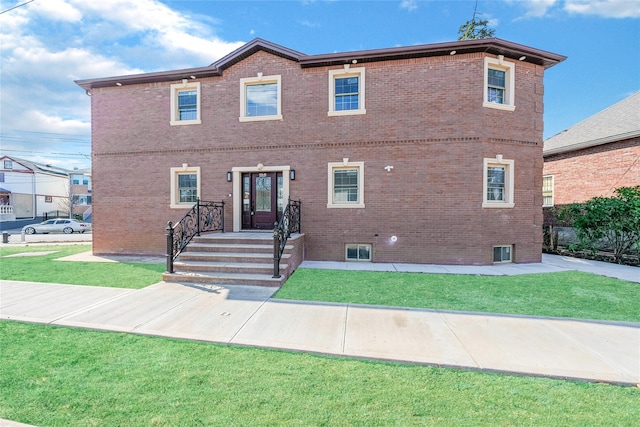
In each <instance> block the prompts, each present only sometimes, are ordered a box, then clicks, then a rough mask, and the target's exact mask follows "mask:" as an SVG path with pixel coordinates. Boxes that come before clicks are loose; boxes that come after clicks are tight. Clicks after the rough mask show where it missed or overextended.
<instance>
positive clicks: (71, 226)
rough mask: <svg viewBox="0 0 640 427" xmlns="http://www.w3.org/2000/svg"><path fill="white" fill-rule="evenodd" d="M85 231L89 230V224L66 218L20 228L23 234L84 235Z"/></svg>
mask: <svg viewBox="0 0 640 427" xmlns="http://www.w3.org/2000/svg"><path fill="white" fill-rule="evenodd" d="M87 230H91V224H90V223H88V222H80V221H76V220H75V219H68V218H56V219H48V220H46V221H43V222H41V223H40V224H30V225H25V226H24V227H22V231H24V232H25V234H35V233H42V234H47V233H65V234H71V233H73V232H77V233H84V232H85V231H87Z"/></svg>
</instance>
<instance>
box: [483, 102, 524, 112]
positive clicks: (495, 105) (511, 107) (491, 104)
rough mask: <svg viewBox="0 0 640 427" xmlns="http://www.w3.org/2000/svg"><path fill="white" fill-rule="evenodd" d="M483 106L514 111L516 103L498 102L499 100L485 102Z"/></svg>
mask: <svg viewBox="0 0 640 427" xmlns="http://www.w3.org/2000/svg"><path fill="white" fill-rule="evenodd" d="M482 106H483V107H486V108H494V109H496V110H504V111H514V110H515V109H516V106H515V105H508V104H498V103H497V102H483V103H482Z"/></svg>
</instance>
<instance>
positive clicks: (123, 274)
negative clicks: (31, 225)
mask: <svg viewBox="0 0 640 427" xmlns="http://www.w3.org/2000/svg"><path fill="white" fill-rule="evenodd" d="M90 250H91V245H59V246H25V247H15V248H7V247H2V248H0V257H2V260H1V261H0V262H1V263H2V266H1V267H0V279H3V280H23V281H28V282H46V283H64V284H69V285H89V286H108V287H112V288H128V289H140V288H144V287H145V286H149V285H152V284H154V283H157V282H160V281H161V280H162V272H164V271H165V269H166V268H165V265H164V264H137V263H105V262H80V261H68V262H67V261H56V260H57V259H58V258H62V257H65V256H69V255H74V254H78V253H82V252H87V251H90ZM25 252H53V253H50V254H47V255H37V256H21V257H9V258H5V257H6V256H7V255H15V254H19V253H25Z"/></svg>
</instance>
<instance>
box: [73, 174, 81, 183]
mask: <svg viewBox="0 0 640 427" xmlns="http://www.w3.org/2000/svg"><path fill="white" fill-rule="evenodd" d="M81 181H82V175H71V183H72V184H73V185H80V182H81Z"/></svg>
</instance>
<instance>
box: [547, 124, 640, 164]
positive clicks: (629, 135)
mask: <svg viewBox="0 0 640 427" xmlns="http://www.w3.org/2000/svg"><path fill="white" fill-rule="evenodd" d="M636 137H640V129H639V130H633V131H631V132H626V133H621V134H618V135H612V136H605V137H603V138H598V139H592V140H590V141H583V142H578V143H576V144H571V145H565V146H563V147H556V148H550V149H549V150H544V149H543V151H542V156H543V157H547V156H551V155H553V154H561V153H567V152H569V151H578V150H584V149H585V148H591V147H595V146H597V145H604V144H609V143H611V142H617V141H622V140H625V139H631V138H636Z"/></svg>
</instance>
